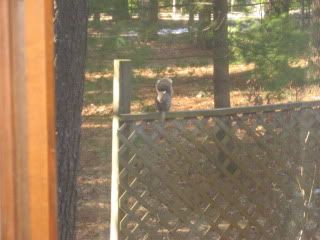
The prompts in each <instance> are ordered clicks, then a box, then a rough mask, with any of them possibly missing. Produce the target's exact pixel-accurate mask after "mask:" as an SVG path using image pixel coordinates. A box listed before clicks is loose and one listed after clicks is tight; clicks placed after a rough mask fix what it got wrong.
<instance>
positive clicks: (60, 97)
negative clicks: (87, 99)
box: [54, 0, 88, 240]
mask: <svg viewBox="0 0 320 240" xmlns="http://www.w3.org/2000/svg"><path fill="white" fill-rule="evenodd" d="M54 10H55V19H54V24H55V39H56V42H55V77H56V108H57V110H56V113H57V114H56V116H57V117H56V127H57V129H56V131H57V159H58V217H59V239H60V240H71V239H74V229H75V210H76V201H77V191H76V176H77V167H78V162H79V147H80V145H79V144H80V130H81V110H82V102H83V100H82V99H83V88H84V70H85V56H86V39H87V15H88V13H87V1H86V0H68V1H65V0H55V9H54Z"/></svg>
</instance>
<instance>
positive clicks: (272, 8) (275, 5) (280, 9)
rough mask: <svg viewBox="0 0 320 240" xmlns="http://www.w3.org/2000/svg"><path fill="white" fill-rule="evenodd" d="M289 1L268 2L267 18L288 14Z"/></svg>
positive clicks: (276, 0) (274, 0) (272, 0)
mask: <svg viewBox="0 0 320 240" xmlns="http://www.w3.org/2000/svg"><path fill="white" fill-rule="evenodd" d="M290 4H291V0H269V4H268V5H267V6H266V7H267V9H266V15H267V16H279V15H281V14H283V13H289V10H290Z"/></svg>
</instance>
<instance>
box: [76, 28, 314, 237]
mask: <svg viewBox="0 0 320 240" xmlns="http://www.w3.org/2000/svg"><path fill="white" fill-rule="evenodd" d="M94 34H96V31H93V30H92V29H89V37H92V36H93V35H94ZM90 44H91V43H90V41H89V46H88V62H90V66H91V67H92V68H91V69H88V70H87V72H86V83H85V94H84V96H85V97H84V108H83V124H82V137H81V159H80V169H79V176H78V197H79V200H78V204H77V223H76V229H77V230H76V231H77V236H76V239H77V240H100V239H101V240H102V239H104V240H105V239H109V219H110V186H111V180H110V177H111V116H112V77H113V76H112V74H113V73H112V69H111V67H112V62H111V63H110V60H108V61H109V62H105V63H104V62H102V60H101V59H102V58H103V56H102V55H103V54H102V55H101V54H100V53H99V49H97V48H95V47H94V46H92V45H90ZM92 44H93V43H92ZM149 46H150V47H151V49H152V50H153V54H152V58H153V59H150V60H148V61H147V63H145V64H143V65H142V66H137V67H134V79H133V93H132V94H133V101H132V112H142V111H143V112H146V111H155V108H154V102H153V101H154V96H155V90H154V84H155V81H156V79H157V78H159V77H164V76H166V77H171V78H172V79H173V81H174V84H173V86H174V98H173V103H172V110H173V111H177V110H195V109H197V110H200V109H212V108H213V95H212V92H213V87H212V73H213V69H212V61H211V57H210V51H208V50H204V49H200V48H197V47H195V46H194V45H193V44H191V43H186V42H183V43H181V42H179V41H178V40H174V41H173V40H172V41H171V42H170V44H168V42H156V41H151V42H150V43H149ZM99 54H100V55H99ZM192 56H198V57H197V58H193V57H192ZM95 64H96V65H99V66H96V67H94V65H95ZM101 64H105V66H106V67H101ZM253 68H254V65H246V64H241V63H239V64H237V63H234V64H232V65H231V66H230V75H231V83H232V87H231V103H232V106H248V105H254V104H261V103H262V104H273V103H279V102H295V101H307V100H319V99H320V96H319V92H320V87H319V86H316V85H312V86H306V87H304V88H299V89H295V88H289V87H288V88H287V89H284V90H283V91H282V93H281V94H270V93H269V92H267V91H263V90H261V89H259V88H254V87H253V86H252V85H250V83H248V80H250V71H252V70H253ZM256 96H261V98H260V99H262V102H261V101H260V102H256V101H254V98H255V97H256Z"/></svg>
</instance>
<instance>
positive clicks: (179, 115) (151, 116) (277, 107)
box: [119, 101, 320, 121]
mask: <svg viewBox="0 0 320 240" xmlns="http://www.w3.org/2000/svg"><path fill="white" fill-rule="evenodd" d="M319 105H320V101H310V102H297V103H288V104H274V105H263V106H251V107H236V108H219V109H213V110H198V111H179V112H168V113H167V114H166V119H167V120H169V119H188V118H196V117H218V116H227V115H234V114H249V113H267V112H275V111H289V110H294V109H303V108H312V107H315V108H319ZM119 117H120V118H121V120H123V121H140V120H144V121H152V120H157V119H159V118H160V115H159V113H157V112H154V113H132V114H120V115H119Z"/></svg>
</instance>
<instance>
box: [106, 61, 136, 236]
mask: <svg viewBox="0 0 320 240" xmlns="http://www.w3.org/2000/svg"><path fill="white" fill-rule="evenodd" d="M131 78H132V64H131V60H128V59H116V60H114V77H113V119H112V174H111V218H110V239H112V240H119V239H120V237H119V218H120V217H121V216H119V196H120V194H121V193H120V192H119V183H120V179H119V172H120V170H121V169H120V168H119V154H118V151H119V147H120V142H119V138H118V130H119V127H120V126H121V123H120V120H119V114H123V113H130V105H131ZM120 220H121V219H120Z"/></svg>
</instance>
